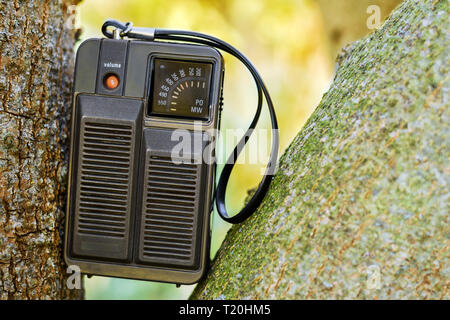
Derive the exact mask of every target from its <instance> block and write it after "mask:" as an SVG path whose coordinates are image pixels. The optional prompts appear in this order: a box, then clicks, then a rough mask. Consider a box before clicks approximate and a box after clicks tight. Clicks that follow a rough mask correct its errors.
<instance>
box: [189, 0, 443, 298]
mask: <svg viewBox="0 0 450 320" xmlns="http://www.w3.org/2000/svg"><path fill="white" fill-rule="evenodd" d="M448 16H449V4H448V1H446V0H441V1H439V0H434V1H431V0H430V1H419V0H406V1H404V2H403V3H402V4H401V5H400V7H398V8H397V9H396V10H395V11H394V13H393V14H392V15H391V17H390V18H389V19H388V20H387V21H386V23H385V24H384V25H383V26H382V27H381V28H380V29H379V30H377V31H376V32H374V33H372V34H371V35H369V36H368V37H367V38H365V39H363V40H361V41H358V42H356V43H355V44H353V45H352V46H351V47H349V48H347V49H346V50H345V53H344V54H343V55H342V56H340V57H339V59H338V64H339V68H338V70H337V73H336V76H335V79H334V82H333V84H332V85H331V88H330V90H329V91H328V93H326V94H325V95H324V96H323V100H322V102H321V103H320V105H319V106H318V107H317V109H316V110H315V112H314V113H313V115H312V116H311V118H310V119H309V120H308V122H307V123H306V125H305V126H304V128H303V130H302V131H301V132H300V133H299V134H298V136H297V137H296V138H295V139H294V140H293V142H292V143H291V145H290V146H289V147H288V148H287V150H286V151H285V153H284V155H283V156H282V157H281V159H280V165H279V171H278V172H277V174H276V176H275V179H274V181H273V184H272V185H271V187H270V190H269V192H268V195H267V196H266V198H265V199H264V201H263V203H262V205H261V206H260V208H259V209H258V210H257V212H255V214H254V215H253V216H252V217H251V218H250V219H248V220H247V221H245V222H244V223H242V224H240V225H236V226H233V227H232V228H231V230H230V231H229V233H228V234H227V237H226V239H225V241H224V243H223V245H222V247H221V249H220V250H219V252H218V254H217V255H216V257H215V259H214V261H213V263H212V267H211V269H210V271H209V273H208V275H207V277H206V278H205V279H204V280H203V281H202V282H201V283H200V284H199V285H198V286H197V287H196V289H195V291H194V293H193V295H192V296H191V298H193V299H247V298H249V299H262V298H269V299H292V298H300V299H305V298H311V299H353V298H357V299H424V298H428V299H435V298H438V299H439V298H440V299H448V298H449V293H448V279H449V276H450V274H449V273H450V269H449V264H448V262H449V261H448V258H449V238H448V236H449V234H448V223H449V221H448V220H449V218H448V208H449V203H448V183H449V176H448V173H449V169H450V167H449V164H448V159H449V158H450V149H449V145H450V134H449V128H448V124H449V123H450V121H449V116H450V109H449V108H448V96H447V91H448V74H449V60H448V52H450V48H449V41H448Z"/></svg>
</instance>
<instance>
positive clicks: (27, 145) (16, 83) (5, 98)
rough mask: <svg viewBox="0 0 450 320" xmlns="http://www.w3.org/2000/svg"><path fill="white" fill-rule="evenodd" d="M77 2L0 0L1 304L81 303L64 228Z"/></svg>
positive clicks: (80, 294)
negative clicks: (65, 251) (71, 279)
mask: <svg viewBox="0 0 450 320" xmlns="http://www.w3.org/2000/svg"><path fill="white" fill-rule="evenodd" d="M75 2H78V1H65V0H60V1H58V0H46V1H38V0H29V1H19V0H15V1H9V0H1V1H0V299H68V298H80V297H81V296H82V291H81V290H69V289H68V288H67V286H66V279H67V276H68V274H67V273H66V266H65V263H64V262H63V258H62V253H61V251H62V240H61V239H62V234H61V227H62V224H63V219H64V202H65V188H66V172H67V156H68V152H67V146H68V145H67V142H68V140H67V134H68V116H69V106H70V89H71V83H72V71H73V45H74V35H75V31H74V30H73V29H72V28H71V27H70V24H69V23H68V22H67V21H68V19H70V12H69V8H70V7H69V6H70V5H73V4H75Z"/></svg>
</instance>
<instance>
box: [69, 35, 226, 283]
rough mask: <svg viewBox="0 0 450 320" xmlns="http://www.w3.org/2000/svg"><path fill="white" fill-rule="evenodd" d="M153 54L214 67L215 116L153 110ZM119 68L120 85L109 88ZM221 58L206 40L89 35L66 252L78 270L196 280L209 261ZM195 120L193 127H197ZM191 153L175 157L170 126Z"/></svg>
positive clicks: (82, 57) (79, 76) (74, 130)
mask: <svg viewBox="0 0 450 320" xmlns="http://www.w3.org/2000/svg"><path fill="white" fill-rule="evenodd" d="M155 58H162V59H173V60H181V61H193V62H205V63H211V64H212V79H211V83H210V90H209V106H208V107H209V116H208V118H207V119H203V120H201V121H200V120H195V119H190V118H179V117H171V116H156V115H151V114H150V113H149V112H148V110H149V103H150V100H151V94H152V90H151V88H152V83H151V81H152V71H153V70H152V66H153V61H154V59H155ZM109 73H114V74H117V75H118V77H119V79H120V83H119V85H118V87H117V88H116V89H113V90H111V89H108V88H105V86H104V81H103V79H104V77H105V75H106V74H109ZM223 74H224V63H223V58H222V56H221V55H220V53H219V52H218V51H217V50H215V49H214V48H210V47H207V46H199V45H191V44H189V45H188V44H179V43H165V42H164V43H162V42H147V41H136V40H133V41H130V40H118V39H117V40H116V39H89V40H86V41H85V42H83V43H82V44H81V45H80V47H79V49H78V52H77V58H76V65H75V82H74V89H73V104H72V127H71V148H70V150H71V152H70V164H69V181H68V196H67V212H66V227H65V245H64V258H65V260H66V263H67V264H68V265H78V266H79V267H80V270H81V272H82V273H86V274H91V275H104V276H113V277H121V278H132V279H141V280H152V281H161V282H171V283H177V284H192V283H195V282H197V281H199V279H200V278H201V277H202V276H203V275H204V273H205V271H206V270H207V266H208V261H209V247H210V212H211V201H212V194H213V188H214V174H215V172H214V171H215V166H214V165H213V164H211V163H205V162H204V161H203V152H204V151H205V148H206V147H207V145H208V144H213V145H212V147H211V145H209V147H208V148H207V150H210V151H209V152H210V154H209V155H207V156H208V157H213V156H214V154H213V152H214V139H213V138H212V137H211V136H210V134H209V132H207V131H208V130H210V129H217V128H218V126H219V122H220V109H221V105H220V101H221V100H220V99H221V94H222V85H223ZM194 123H195V126H196V128H197V129H200V130H196V131H195V132H194V131H193V129H194ZM176 129H184V130H187V131H188V132H189V134H190V137H191V141H194V140H195V139H197V141H202V142H201V143H200V144H195V143H194V144H193V146H192V148H191V152H190V153H189V154H188V156H187V157H188V158H190V159H187V158H186V156H184V157H183V159H181V158H180V159H175V160H194V159H196V160H197V161H199V160H200V161H199V162H197V163H194V162H193V163H178V162H177V163H173V159H172V158H171V151H172V149H173V147H174V146H175V145H176V144H177V143H178V141H172V139H171V136H172V133H173V131H174V130H176Z"/></svg>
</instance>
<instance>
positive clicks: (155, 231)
mask: <svg viewBox="0 0 450 320" xmlns="http://www.w3.org/2000/svg"><path fill="white" fill-rule="evenodd" d="M146 161H147V163H146V171H147V172H146V181H145V187H144V202H143V210H142V227H141V252H140V253H141V255H140V258H141V259H142V260H144V261H149V262H150V261H151V262H165V263H170V262H172V263H174V264H182V265H188V264H192V263H193V261H192V259H193V256H195V254H194V253H193V252H192V251H193V250H194V248H195V240H196V239H195V234H196V230H195V228H194V226H196V220H197V217H196V214H195V213H196V212H197V211H198V205H199V204H198V201H197V199H198V192H199V190H198V189H199V188H200V183H198V182H199V181H200V169H201V165H198V164H192V163H179V164H178V163H174V162H173V161H172V159H171V158H170V157H159V156H148V157H147V159H146Z"/></svg>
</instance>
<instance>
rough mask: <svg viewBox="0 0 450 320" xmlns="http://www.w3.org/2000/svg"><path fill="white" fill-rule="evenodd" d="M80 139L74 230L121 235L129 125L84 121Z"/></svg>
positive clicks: (127, 168) (130, 132)
mask: <svg viewBox="0 0 450 320" xmlns="http://www.w3.org/2000/svg"><path fill="white" fill-rule="evenodd" d="M83 140H84V144H83V145H82V150H81V154H82V158H81V172H80V193H79V215H78V233H80V234H92V235H100V236H109V237H114V238H123V237H125V232H126V221H125V220H126V216H127V206H128V204H127V202H128V197H129V188H128V181H129V179H130V161H131V153H130V151H131V140H132V127H131V126H127V125H118V124H115V125H114V124H100V123H92V122H87V123H85V126H84V132H83Z"/></svg>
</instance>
